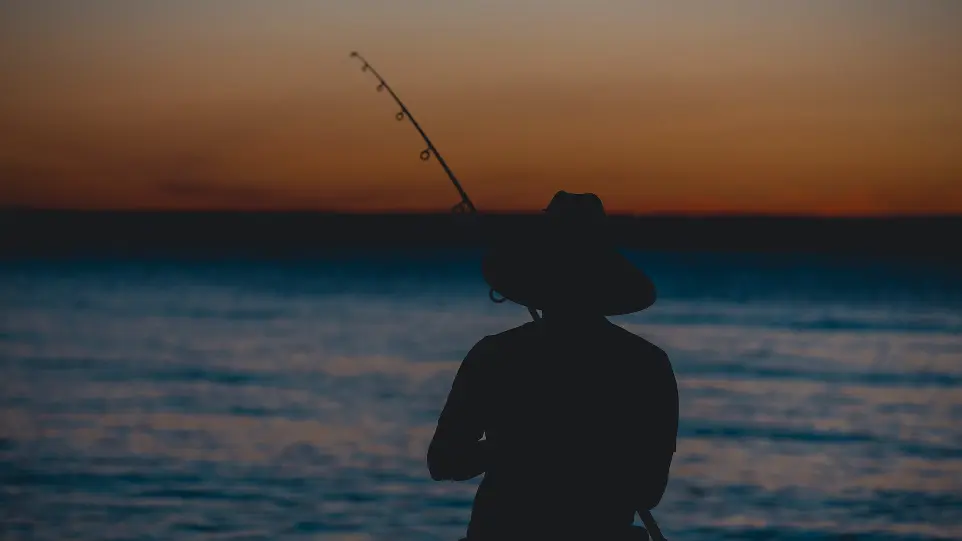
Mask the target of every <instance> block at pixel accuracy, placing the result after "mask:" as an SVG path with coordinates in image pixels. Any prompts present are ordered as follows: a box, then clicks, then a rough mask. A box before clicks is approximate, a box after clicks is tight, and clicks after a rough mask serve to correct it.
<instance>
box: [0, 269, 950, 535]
mask: <svg viewBox="0 0 962 541" xmlns="http://www.w3.org/2000/svg"><path fill="white" fill-rule="evenodd" d="M632 257H633V258H635V259H636V260H637V261H639V262H640V263H641V264H642V265H644V266H645V268H646V269H647V270H648V271H649V273H650V274H651V275H652V276H653V277H654V279H655V280H656V283H657V284H658V286H659V288H660V292H661V296H660V300H659V301H658V303H656V304H655V306H653V307H652V308H651V309H650V310H648V311H645V312H642V313H640V314H635V315H632V316H625V317H619V318H614V319H613V320H614V321H615V322H617V323H618V324H621V325H624V326H625V327H627V328H628V329H630V330H631V331H633V332H636V333H638V334H641V335H643V336H645V337H647V338H649V339H650V340H652V341H653V342H655V343H657V344H658V345H660V346H661V347H662V348H663V349H665V350H666V351H667V352H668V353H669V355H670V356H671V359H672V362H673V364H674V367H675V371H676V374H677V377H678V381H679V386H680V393H681V415H682V417H681V426H680V434H679V441H678V453H677V455H676V458H675V461H674V464H673V467H672V475H671V481H670V484H669V486H668V490H667V493H666V495H665V498H664V500H663V501H662V503H661V505H660V506H659V507H658V508H656V509H655V512H654V515H655V517H656V518H657V519H658V521H659V523H660V525H661V527H662V529H663V530H664V532H665V533H666V534H667V536H668V537H669V538H670V539H673V540H685V539H689V540H700V539H705V540H708V539H838V538H844V539H863V538H865V539H962V271H960V269H959V268H957V267H956V268H951V267H944V266H938V265H935V264H929V263H922V262H918V263H904V262H902V263H899V262H892V261H880V260H879V261H869V260H855V259H850V260H842V259H828V258H819V257H806V256H764V255H755V256H750V255H737V256H736V255H709V254H702V255H698V254H691V255H678V254H675V255H672V254H632ZM528 317H529V316H528V315H527V313H526V311H525V310H524V309H522V308H520V307H518V306H515V305H511V304H509V303H505V304H494V303H492V302H490V301H489V300H488V298H487V288H486V287H485V285H484V283H483V282H482V281H481V278H480V273H479V270H478V262H477V254H475V253H468V252H453V251H445V252H422V253H414V254H401V253H388V252H379V253H354V254H340V255H337V256H333V255H332V256H329V257H326V258H315V259H312V260H287V261H258V260H234V261H227V260H221V261H214V260H210V261H200V260H186V259H185V260H176V259H153V260H151V259H139V260H124V259H112V260H111V259H88V260H81V259H71V260H48V261H44V260H19V261H6V262H3V263H2V264H0V368H2V377H0V502H2V505H0V538H2V539H4V540H20V539H23V540H28V539H29V540H34V539H36V540H65V539H82V540H105V539H185V540H192V539H197V540H200V539H323V540H332V541H333V540H343V541H347V540H351V541H360V540H385V541H388V540H391V541H400V540H424V541H428V540H449V541H455V540H457V539H459V538H460V537H461V536H463V534H464V531H465V527H466V524H467V520H468V517H469V513H470V506H471V500H472V497H473V494H474V490H475V488H476V487H477V482H478V481H477V480H474V481H471V482H463V483H453V482H444V483H438V482H433V481H431V480H430V478H429V476H428V473H427V469H426V465H425V451H426V449H427V444H428V441H429V440H430V437H431V434H432V431H433V428H434V423H435V421H436V419H437V414H438V413H439V411H440V408H441V406H442V405H443V402H444V398H445V396H446V393H447V391H448V389H449V386H450V383H451V379H452V377H453V375H454V372H455V370H456V369H457V366H458V362H459V361H460V359H461V358H462V357H463V355H464V354H465V353H466V352H467V350H468V349H469V348H470V347H471V346H472V345H473V344H474V343H475V342H476V341H477V340H478V339H480V338H481V337H482V336H484V335H485V334H491V333H496V332H499V331H501V330H505V329H508V328H510V327H513V326H516V325H520V324H522V323H524V322H526V321H528ZM639 429H640V427H639ZM559 437H561V438H576V437H577V434H566V435H562V436H559ZM544 520H545V521H563V520H564V517H562V516H546V517H544Z"/></svg>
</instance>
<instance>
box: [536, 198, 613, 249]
mask: <svg viewBox="0 0 962 541" xmlns="http://www.w3.org/2000/svg"><path fill="white" fill-rule="evenodd" d="M544 213H545V215H546V216H547V217H548V218H549V220H550V222H552V223H553V224H554V225H555V226H560V229H561V231H559V233H560V232H562V231H564V232H566V233H568V234H575V233H576V232H577V233H576V236H577V237H583V236H596V235H598V234H601V233H602V230H603V229H604V227H605V225H606V223H607V215H606V214H605V207H604V204H603V203H602V202H601V198H600V197H598V196H597V195H595V194H593V193H571V192H566V191H560V192H558V193H556V194H555V195H554V197H552V198H551V202H550V203H548V206H547V207H546V208H545V209H544ZM572 240H574V239H572Z"/></svg>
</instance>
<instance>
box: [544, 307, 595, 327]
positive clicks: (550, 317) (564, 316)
mask: <svg viewBox="0 0 962 541" xmlns="http://www.w3.org/2000/svg"><path fill="white" fill-rule="evenodd" d="M541 317H543V318H544V319H545V321H551V322H558V323H579V324H583V323H601V322H606V321H608V319H607V318H606V317H605V316H603V315H599V314H592V313H585V312H566V311H564V310H561V311H557V310H554V311H552V310H546V311H544V312H542V314H541Z"/></svg>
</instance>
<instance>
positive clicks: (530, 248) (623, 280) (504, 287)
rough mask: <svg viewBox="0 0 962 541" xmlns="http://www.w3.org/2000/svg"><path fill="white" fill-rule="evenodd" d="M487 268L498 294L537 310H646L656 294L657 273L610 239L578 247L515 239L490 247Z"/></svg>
mask: <svg viewBox="0 0 962 541" xmlns="http://www.w3.org/2000/svg"><path fill="white" fill-rule="evenodd" d="M481 272H482V275H483V276H484V279H485V281H486V282H487V283H488V285H489V286H491V288H492V289H494V290H495V291H496V292H497V293H498V294H500V295H501V296H503V297H505V298H506V299H508V300H510V301H512V302H515V303H517V304H520V305H522V306H526V307H528V308H534V309H537V310H578V311H583V312H587V313H594V314H599V315H605V316H617V315H624V314H630V313H634V312H639V311H641V310H644V309H646V308H648V307H650V306H651V305H652V304H654V303H655V299H656V292H655V286H654V283H653V282H652V281H651V278H649V277H648V275H647V274H645V273H644V272H643V271H642V270H641V269H639V268H638V267H636V266H635V265H634V264H633V263H631V261H629V260H628V258H626V257H625V256H624V255H622V254H621V253H620V252H619V251H618V250H617V249H615V248H614V247H612V246H607V245H603V246H593V247H590V248H587V249H579V250H577V251H575V250H566V249H564V248H558V247H552V246H542V245H539V244H537V243H535V244H534V245H531V244H527V245H526V244H523V243H512V244H511V245H509V246H500V247H497V248H493V249H491V250H490V251H489V252H488V253H486V254H485V255H484V257H483V259H482V262H481Z"/></svg>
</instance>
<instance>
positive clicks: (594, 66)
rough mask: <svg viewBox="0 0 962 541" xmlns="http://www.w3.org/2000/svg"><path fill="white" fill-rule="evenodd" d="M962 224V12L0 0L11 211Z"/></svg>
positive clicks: (708, 0)
mask: <svg viewBox="0 0 962 541" xmlns="http://www.w3.org/2000/svg"><path fill="white" fill-rule="evenodd" d="M352 50H358V51H359V52H361V54H363V55H364V56H366V57H367V59H368V60H369V61H370V62H371V63H372V64H373V65H374V66H375V68H377V69H378V70H379V71H380V72H381V74H382V75H384V76H385V77H386V78H387V80H388V82H389V83H390V84H391V85H392V86H393V87H394V89H395V90H396V91H397V92H398V94H399V95H400V96H401V98H402V99H403V100H405V102H406V103H407V105H408V106H409V107H410V108H411V109H412V112H413V113H414V115H415V117H416V118H417V119H418V121H419V122H420V123H421V124H422V126H423V127H424V128H425V129H426V130H427V132H428V134H429V135H430V136H431V137H432V139H433V140H434V142H435V144H437V146H438V148H439V150H440V151H441V153H442V155H443V156H444V157H445V158H446V160H447V161H448V163H449V164H450V165H451V167H452V168H453V170H454V172H455V173H456V174H457V175H458V177H459V179H460V180H461V182H462V183H463V184H464V187H465V189H466V190H467V191H468V193H469V194H470V195H471V196H472V198H473V199H474V201H475V203H476V205H477V206H478V207H479V208H480V209H482V210H499V211H506V210H532V209H538V208H541V207H543V206H544V204H545V203H546V202H547V201H548V199H549V198H550V197H551V195H552V194H553V193H554V192H555V191H557V190H559V189H565V190H568V191H592V192H595V193H597V194H599V195H600V196H601V197H602V199H603V200H604V201H605V204H606V206H607V207H608V208H609V210H610V211H612V212H636V213H648V212H659V213H661V212H665V213H674V212H681V213H733V212H736V213H737V212H749V213H788V214H859V215H861V214H904V213H913V214H914V213H962V2H960V1H958V0H945V1H941V2H935V1H927V0H904V1H891V0H846V1H837V0H824V1H821V0H805V1H801V0H799V1H791V2H789V1H785V2H772V1H764V0H759V1H749V0H739V1H734V0H733V1H726V2H721V1H718V0H704V1H692V0H688V1H685V0H678V1H672V2H668V1H659V2H654V1H643V0H630V1H627V0H626V1H611V0H609V1H606V0H593V1H591V2H588V1H580V2H575V1H572V0H552V1H548V0H489V1H485V2H464V1H442V0H435V1H427V0H403V1H401V0H380V1H373V0H344V1H341V0H337V1H335V0H260V1H254V0H203V1H201V0H155V1H150V2H148V1H146V0H145V1H131V0H99V1H94V0H45V1H30V0H0V83H2V87H0V206H11V205H16V206H39V207H70V208H125V209H126V208H138V209H139V208H178V209H180V208H183V209H197V208H228V209H263V208H272V209H273V208H277V209H321V210H339V211H380V210H443V209H446V208H448V207H450V206H451V205H453V204H454V203H456V202H457V200H458V199H457V194H456V192H455V191H454V189H453V188H452V187H451V186H450V184H449V183H448V181H447V178H446V176H445V175H444V172H443V171H442V169H441V168H440V167H439V166H438V165H437V164H436V163H433V162H429V163H424V162H422V161H421V160H419V159H418V153H419V152H420V151H421V150H422V148H423V147H424V145H423V143H422V142H421V140H420V138H419V137H418V135H417V132H416V131H415V130H414V129H413V127H411V126H410V124H408V123H399V122H397V121H395V120H394V114H395V113H396V112H397V108H396V106H395V105H394V104H393V102H392V101H391V99H390V98H389V97H388V95H387V94H386V93H384V94H381V93H378V92H375V86H376V80H375V79H374V78H373V77H372V76H371V75H370V74H365V73H362V72H361V70H360V63H359V62H357V61H356V60H352V59H351V58H349V57H348V54H349V53H350V52H351V51H352Z"/></svg>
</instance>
